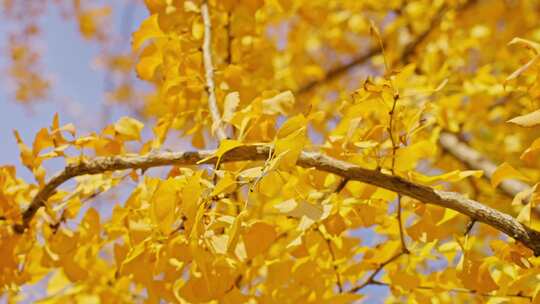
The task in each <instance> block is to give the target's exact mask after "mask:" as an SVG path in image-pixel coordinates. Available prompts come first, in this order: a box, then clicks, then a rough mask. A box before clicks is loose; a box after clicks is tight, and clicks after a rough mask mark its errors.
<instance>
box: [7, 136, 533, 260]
mask: <svg viewBox="0 0 540 304" xmlns="http://www.w3.org/2000/svg"><path fill="white" fill-rule="evenodd" d="M270 149H271V146H269V145H246V146H241V147H237V148H235V149H233V150H231V151H229V152H227V153H226V154H225V155H223V156H222V158H221V162H231V161H254V160H264V159H266V158H267V157H268V155H269V152H270ZM214 152H215V151H198V152H164V153H153V154H148V155H145V156H113V157H100V158H96V159H94V160H92V161H88V162H82V163H80V164H76V165H69V166H67V167H66V168H65V169H64V170H63V171H61V172H60V173H58V174H57V175H55V176H54V177H53V178H51V180H50V181H49V182H48V183H47V184H46V185H45V187H43V188H42V189H41V190H40V191H39V192H38V194H37V195H36V196H35V197H34V199H33V200H32V202H31V204H30V206H29V207H28V209H27V210H26V211H25V212H24V213H23V223H22V224H21V225H17V226H16V227H15V230H16V231H18V232H23V231H24V230H25V229H26V228H28V226H29V223H30V221H31V220H32V218H33V217H34V215H35V213H36V212H37V210H38V209H39V208H41V207H43V206H44V205H45V202H46V201H47V200H48V198H49V197H51V196H52V195H53V194H54V192H55V189H56V188H58V187H59V186H60V185H61V184H62V183H64V182H65V181H67V180H69V179H71V178H73V177H75V176H80V175H85V174H99V173H103V172H107V171H115V170H125V169H147V168H151V167H159V166H169V165H195V164H198V163H199V162H200V161H201V160H204V159H206V158H208V157H211V156H212V155H214ZM216 160H217V158H216V157H213V158H210V159H207V160H206V161H204V163H207V164H212V163H215V162H216ZM297 165H298V166H301V167H306V168H316V169H317V170H321V171H325V172H330V173H333V174H336V175H339V176H341V177H343V178H346V179H348V180H356V181H360V182H364V183H367V184H371V185H374V186H377V187H381V188H385V189H388V190H391V191H394V192H396V193H399V194H402V195H407V196H409V197H412V198H415V199H417V200H419V201H422V202H424V203H426V204H433V205H438V206H441V207H445V208H450V209H453V210H456V211H458V212H460V213H462V214H465V215H468V216H469V217H471V218H472V219H474V220H477V221H480V222H483V223H486V224H488V225H490V226H492V227H494V228H495V229H498V230H499V231H501V232H503V233H505V234H507V235H508V236H510V237H512V238H514V239H516V240H518V241H519V242H521V243H523V244H524V245H525V246H527V247H528V248H530V249H532V250H533V251H534V253H535V255H540V233H539V232H536V231H533V230H532V229H530V228H528V227H527V226H525V225H523V224H521V223H520V222H518V221H517V220H516V219H514V218H513V217H511V216H510V215H508V214H504V213H502V212H500V211H497V210H495V209H492V208H490V207H487V206H485V205H483V204H481V203H479V202H477V201H474V200H471V199H468V198H466V197H464V196H462V195H460V194H458V193H454V192H446V191H439V190H435V189H432V188H430V187H428V186H424V185H420V184H417V183H413V182H410V181H407V180H405V179H403V178H401V177H398V176H392V175H388V174H384V173H382V172H380V171H378V170H370V169H365V168H362V167H359V166H357V165H354V164H351V163H348V162H344V161H341V160H338V159H335V158H332V157H329V156H326V155H324V154H321V153H314V152H302V153H301V154H300V157H299V158H298V161H297Z"/></svg>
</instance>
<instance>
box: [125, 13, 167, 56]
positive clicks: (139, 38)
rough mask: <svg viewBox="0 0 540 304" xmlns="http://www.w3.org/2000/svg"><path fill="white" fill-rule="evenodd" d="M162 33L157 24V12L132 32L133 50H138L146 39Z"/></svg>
mask: <svg viewBox="0 0 540 304" xmlns="http://www.w3.org/2000/svg"><path fill="white" fill-rule="evenodd" d="M163 35H164V33H163V32H162V31H161V29H160V28H159V24H158V14H153V15H151V16H150V17H148V18H147V19H146V20H144V21H143V22H142V24H141V26H140V27H139V29H138V30H137V31H135V32H134V33H133V36H132V44H133V50H138V49H139V48H140V47H141V45H142V44H143V43H144V42H145V41H146V40H148V39H151V38H155V37H160V36H163Z"/></svg>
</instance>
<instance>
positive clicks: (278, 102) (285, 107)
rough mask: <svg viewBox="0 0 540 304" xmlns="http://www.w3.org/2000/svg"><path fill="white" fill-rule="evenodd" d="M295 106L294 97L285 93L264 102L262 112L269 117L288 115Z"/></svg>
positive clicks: (288, 92) (290, 93) (289, 93)
mask: <svg viewBox="0 0 540 304" xmlns="http://www.w3.org/2000/svg"><path fill="white" fill-rule="evenodd" d="M293 105H294V95H293V93H292V92H291V91H285V92H282V93H279V94H277V95H276V96H273V97H270V98H267V99H264V100H263V101H262V111H263V113H264V114H267V115H275V114H281V115H287V113H288V112H289V111H290V110H291V108H292V106H293Z"/></svg>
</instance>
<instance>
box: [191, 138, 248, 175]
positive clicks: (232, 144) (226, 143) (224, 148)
mask: <svg viewBox="0 0 540 304" xmlns="http://www.w3.org/2000/svg"><path fill="white" fill-rule="evenodd" d="M240 146H242V143H241V142H240V141H238V140H234V139H225V140H223V141H221V143H220V144H219V148H218V149H217V151H216V152H215V153H214V155H212V156H210V157H207V158H205V159H202V160H200V161H199V162H197V164H202V163H205V162H207V161H208V160H210V159H212V158H214V157H217V161H216V168H217V167H219V164H220V162H221V158H222V157H223V155H224V154H225V153H227V152H228V151H231V150H232V149H234V148H236V147H240Z"/></svg>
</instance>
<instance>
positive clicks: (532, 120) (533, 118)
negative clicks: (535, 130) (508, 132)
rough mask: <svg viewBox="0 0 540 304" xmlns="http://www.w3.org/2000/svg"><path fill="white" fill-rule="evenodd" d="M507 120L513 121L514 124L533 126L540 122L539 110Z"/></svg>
mask: <svg viewBox="0 0 540 304" xmlns="http://www.w3.org/2000/svg"><path fill="white" fill-rule="evenodd" d="M507 122H511V123H515V124H516V125H520V126H522V127H532V126H535V125H537V124H540V110H536V111H534V112H531V113H529V114H525V115H521V116H517V117H514V118H512V119H510V120H508V121H507Z"/></svg>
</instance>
